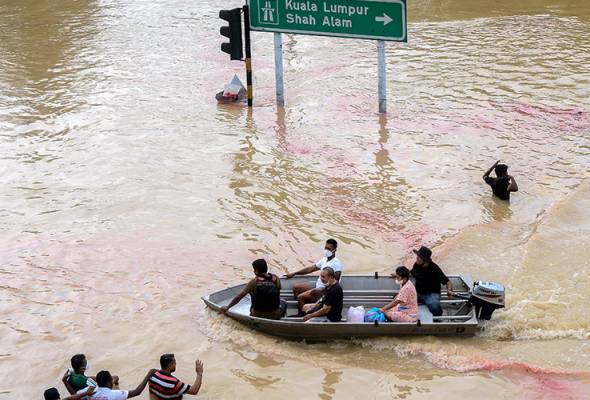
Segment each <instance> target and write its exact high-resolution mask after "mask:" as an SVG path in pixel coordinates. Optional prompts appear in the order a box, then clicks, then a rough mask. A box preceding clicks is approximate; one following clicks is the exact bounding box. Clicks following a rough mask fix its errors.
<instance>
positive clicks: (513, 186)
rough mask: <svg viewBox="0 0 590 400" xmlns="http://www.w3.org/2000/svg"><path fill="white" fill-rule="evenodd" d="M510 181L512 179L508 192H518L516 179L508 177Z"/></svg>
mask: <svg viewBox="0 0 590 400" xmlns="http://www.w3.org/2000/svg"><path fill="white" fill-rule="evenodd" d="M508 179H510V185H508V191H509V192H518V185H517V184H516V181H515V180H514V177H513V176H512V175H508Z"/></svg>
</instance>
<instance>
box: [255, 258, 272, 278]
mask: <svg viewBox="0 0 590 400" xmlns="http://www.w3.org/2000/svg"><path fill="white" fill-rule="evenodd" d="M252 267H253V268H254V269H255V270H256V271H258V272H259V273H261V274H266V273H267V272H268V265H266V260H265V259H264V258H259V259H258V260H255V261H253V262H252Z"/></svg>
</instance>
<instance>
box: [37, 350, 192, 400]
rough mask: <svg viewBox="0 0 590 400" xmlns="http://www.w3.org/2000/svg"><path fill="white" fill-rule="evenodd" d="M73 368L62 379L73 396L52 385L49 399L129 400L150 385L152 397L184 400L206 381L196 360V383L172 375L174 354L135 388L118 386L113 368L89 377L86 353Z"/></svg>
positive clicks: (164, 358) (76, 358)
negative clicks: (61, 393)
mask: <svg viewBox="0 0 590 400" xmlns="http://www.w3.org/2000/svg"><path fill="white" fill-rule="evenodd" d="M70 363H71V366H72V367H71V368H69V369H68V370H67V371H66V373H65V374H64V376H63V378H62V381H63V384H64V386H65V387H66V389H67V391H68V392H69V393H70V396H68V397H65V398H63V399H62V398H61V397H60V394H59V391H58V390H57V389H56V388H54V387H52V388H49V389H47V390H46V391H45V393H44V398H45V400H80V399H89V400H125V399H130V398H132V397H137V396H139V395H140V394H141V393H142V392H143V390H144V389H145V387H146V386H148V385H149V392H150V399H152V400H170V399H175V400H178V399H182V397H183V396H184V395H185V394H191V395H196V394H197V393H199V390H200V389H201V383H202V381H203V363H202V362H201V360H196V361H195V372H196V374H197V377H196V378H195V381H194V383H193V384H192V385H189V384H186V383H184V382H182V381H180V380H179V379H178V378H176V377H175V376H174V375H172V374H173V373H174V372H175V371H176V358H175V357H174V354H163V355H162V356H161V357H160V369H159V370H157V369H152V370H149V371H148V373H147V374H146V375H145V377H144V378H143V380H142V381H141V382H140V383H139V385H137V387H136V388H135V389H132V390H120V389H114V387H115V386H118V385H119V377H118V376H116V375H111V373H110V372H109V371H100V372H99V373H97V374H96V376H87V375H86V370H87V368H88V361H87V360H86V356H85V355H84V354H76V355H74V356H73V357H72V358H71V360H70Z"/></svg>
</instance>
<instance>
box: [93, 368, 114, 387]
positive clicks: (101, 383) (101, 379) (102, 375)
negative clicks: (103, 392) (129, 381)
mask: <svg viewBox="0 0 590 400" xmlns="http://www.w3.org/2000/svg"><path fill="white" fill-rule="evenodd" d="M112 381H113V377H112V376H111V373H110V372H109V371H100V372H99V373H98V374H96V383H97V384H98V387H107V386H108V385H109V383H111V382H112Z"/></svg>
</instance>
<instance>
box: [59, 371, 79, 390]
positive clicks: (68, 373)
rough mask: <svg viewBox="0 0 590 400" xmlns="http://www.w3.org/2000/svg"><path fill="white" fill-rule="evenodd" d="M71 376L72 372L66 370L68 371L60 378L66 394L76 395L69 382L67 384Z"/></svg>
mask: <svg viewBox="0 0 590 400" xmlns="http://www.w3.org/2000/svg"><path fill="white" fill-rule="evenodd" d="M71 375H72V371H71V369H69V368H68V370H67V371H66V373H65V374H64V376H63V377H62V378H61V381H62V382H63V383H64V386H65V387H66V390H67V391H68V393H69V394H74V393H76V391H75V390H74V388H73V387H72V385H70V382H69V380H70V376H71Z"/></svg>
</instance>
